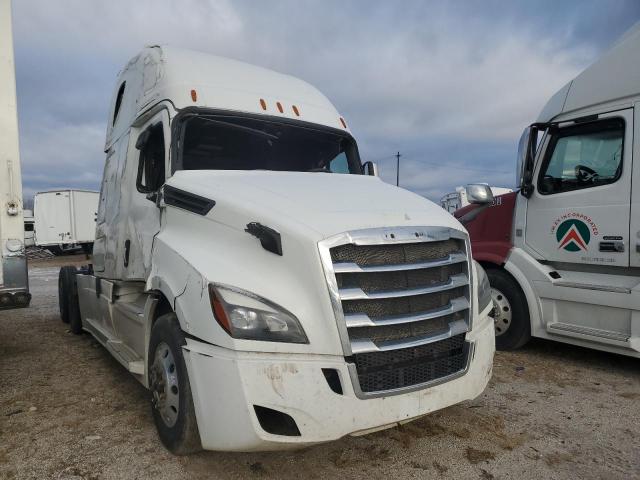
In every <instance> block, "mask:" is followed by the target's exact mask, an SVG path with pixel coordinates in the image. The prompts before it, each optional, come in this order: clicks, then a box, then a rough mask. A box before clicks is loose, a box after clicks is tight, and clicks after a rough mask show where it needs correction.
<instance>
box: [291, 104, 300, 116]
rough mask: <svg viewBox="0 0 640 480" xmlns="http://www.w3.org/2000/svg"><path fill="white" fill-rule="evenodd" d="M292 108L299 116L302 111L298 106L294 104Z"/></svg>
mask: <svg viewBox="0 0 640 480" xmlns="http://www.w3.org/2000/svg"><path fill="white" fill-rule="evenodd" d="M291 108H292V109H293V113H295V114H296V117H299V116H300V111H299V110H298V107H296V106H295V105H293V106H292V107H291Z"/></svg>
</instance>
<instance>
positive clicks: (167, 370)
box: [150, 342, 180, 427]
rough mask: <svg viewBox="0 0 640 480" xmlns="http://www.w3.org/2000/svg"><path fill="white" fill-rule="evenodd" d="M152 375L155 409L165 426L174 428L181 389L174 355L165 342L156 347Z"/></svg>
mask: <svg viewBox="0 0 640 480" xmlns="http://www.w3.org/2000/svg"><path fill="white" fill-rule="evenodd" d="M150 373H151V375H150V380H151V393H152V403H153V407H154V408H155V409H156V410H158V413H160V417H161V418H162V421H163V422H164V423H165V425H166V426H167V427H173V426H174V425H175V424H176V421H177V420H178V411H179V407H180V396H179V393H180V387H179V385H178V371H177V369H176V362H175V359H174V358H173V353H171V349H170V348H169V345H167V344H166V343H164V342H161V343H160V344H158V346H157V347H156V351H155V354H154V357H153V364H152V365H151V372H150Z"/></svg>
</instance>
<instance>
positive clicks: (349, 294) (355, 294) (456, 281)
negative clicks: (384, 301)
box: [338, 274, 469, 300]
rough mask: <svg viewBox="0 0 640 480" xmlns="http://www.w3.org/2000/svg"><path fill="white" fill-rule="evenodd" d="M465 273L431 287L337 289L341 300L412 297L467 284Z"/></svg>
mask: <svg viewBox="0 0 640 480" xmlns="http://www.w3.org/2000/svg"><path fill="white" fill-rule="evenodd" d="M468 283H469V280H468V279H467V276H466V275H463V274H461V275H453V276H451V277H449V281H448V282H447V283H440V284H438V285H434V286H433V287H422V288H410V289H409V288H407V289H405V290H383V291H381V292H370V293H367V292H365V291H363V290H362V289H360V288H341V289H339V290H338V294H339V295H340V299H341V300H378V299H381V298H400V297H413V296H415V295H427V294H429V293H438V292H444V291H446V290H451V289H453V288H458V287H464V286H465V285H468Z"/></svg>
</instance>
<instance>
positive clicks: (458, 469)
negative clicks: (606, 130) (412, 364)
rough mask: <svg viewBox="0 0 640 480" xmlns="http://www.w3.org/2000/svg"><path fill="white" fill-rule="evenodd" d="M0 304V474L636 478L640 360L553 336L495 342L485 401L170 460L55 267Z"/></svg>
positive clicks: (139, 393)
mask: <svg viewBox="0 0 640 480" xmlns="http://www.w3.org/2000/svg"><path fill="white" fill-rule="evenodd" d="M69 260H75V261H81V260H82V259H81V258H78V257H75V258H71V259H70V258H66V259H63V260H60V259H55V260H53V261H45V262H32V267H31V272H30V278H31V290H32V293H33V296H34V298H33V302H32V306H31V307H30V308H29V309H25V310H14V311H6V312H0V385H1V386H2V388H0V478H2V479H14V478H15V479H49V478H51V479H64V480H71V479H91V480H96V479H154V480H161V479H217V478H256V479H264V478H284V479H299V478H305V479H307V478H308V479H316V478H366V479H377V478H390V477H393V478H396V479H399V478H456V479H458V478H482V479H493V478H495V479H499V478H513V479H525V478H552V479H560V478H602V479H605V478H606V479H607V480H609V479H629V478H640V361H639V360H635V359H631V358H626V357H622V356H617V355H611V354H607V353H601V352H597V351H592V350H587V349H582V348H577V347H571V346H568V345H563V344H559V343H553V342H545V341H533V342H531V343H530V344H529V345H528V346H527V347H526V348H524V349H522V350H520V351H518V352H515V353H498V354H497V355H496V358H495V369H494V376H493V379H492V380H491V383H490V384H489V386H488V388H487V390H486V391H485V392H484V394H483V395H481V396H480V397H478V398H477V399H475V400H473V401H470V402H466V403H463V404H461V405H456V406H453V407H450V408H447V409H445V410H443V411H440V412H437V413H435V414H432V415H430V416H427V417H424V418H422V419H420V420H418V421H416V422H413V423H410V424H408V425H405V426H403V427H401V428H394V429H390V430H385V431H382V432H378V433H375V434H371V435H368V436H364V437H347V438H344V439H342V440H340V441H337V442H333V443H329V444H324V445H320V446H317V447H313V448H308V449H306V450H302V451H296V452H284V453H263V454H237V453H217V452H204V453H201V454H198V455H194V456H191V457H174V456H172V455H171V454H169V453H168V452H167V451H166V450H165V449H164V448H163V446H162V445H161V444H160V442H159V440H158V438H157V436H156V433H155V429H154V426H153V421H152V419H151V414H150V407H149V403H148V400H147V392H146V390H145V389H144V388H143V387H142V386H141V385H140V384H139V383H138V382H137V381H136V380H135V379H134V378H133V377H131V376H130V375H129V374H128V373H127V372H126V371H125V370H124V369H123V368H122V367H121V366H120V364H118V363H117V362H116V361H115V360H114V359H113V358H111V356H110V355H109V354H108V353H107V352H106V351H105V350H104V349H103V348H102V347H101V346H100V345H99V344H97V343H96V342H95V341H94V340H92V338H91V337H90V336H89V335H86V334H85V335H80V336H75V335H73V334H71V333H70V332H69V331H68V329H67V326H66V325H65V324H63V323H62V322H61V321H60V319H59V314H58V304H57V270H58V268H57V267H58V266H59V265H60V264H62V263H68V262H69Z"/></svg>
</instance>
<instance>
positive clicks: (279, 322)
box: [209, 283, 309, 343]
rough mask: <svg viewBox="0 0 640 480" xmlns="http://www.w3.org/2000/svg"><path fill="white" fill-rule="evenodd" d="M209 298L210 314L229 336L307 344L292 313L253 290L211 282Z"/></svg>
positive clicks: (307, 341)
mask: <svg viewBox="0 0 640 480" xmlns="http://www.w3.org/2000/svg"><path fill="white" fill-rule="evenodd" d="M209 298H210V300H211V308H212V309H213V315H214V317H215V318H216V320H217V321H218V323H219V324H220V326H221V327H222V328H224V329H225V331H226V332H227V333H228V334H229V335H231V336H232V337H233V338H239V339H244V340H262V341H265V342H288V343H309V340H307V336H306V334H305V333H304V330H303V329H302V326H301V325H300V321H299V320H298V319H297V318H296V317H295V316H294V315H293V314H292V313H290V312H288V311H287V310H285V309H284V308H282V307H280V306H279V305H276V304H275V303H272V302H270V301H269V300H267V299H265V298H262V297H260V296H258V295H255V294H254V293H251V292H247V291H246V290H242V289H239V288H235V287H231V286H228V285H220V284H213V283H212V284H209Z"/></svg>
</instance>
